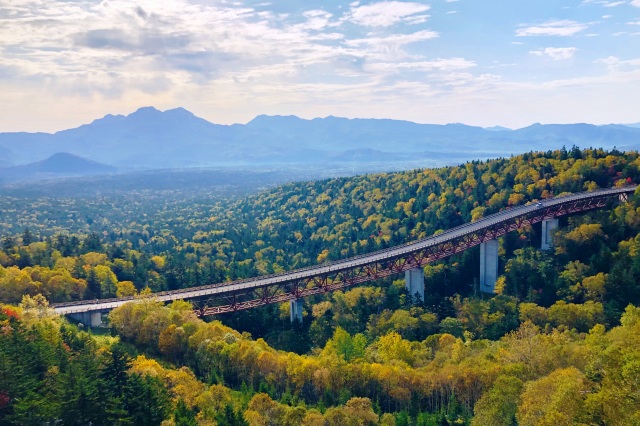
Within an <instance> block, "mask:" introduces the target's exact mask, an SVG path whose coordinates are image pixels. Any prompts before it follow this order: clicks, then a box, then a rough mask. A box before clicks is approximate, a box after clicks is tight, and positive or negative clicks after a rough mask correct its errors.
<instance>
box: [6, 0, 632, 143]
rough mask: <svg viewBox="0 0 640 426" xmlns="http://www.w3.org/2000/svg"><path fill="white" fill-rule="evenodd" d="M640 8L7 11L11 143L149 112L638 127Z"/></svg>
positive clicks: (21, 6) (62, 7) (133, 4)
mask: <svg viewBox="0 0 640 426" xmlns="http://www.w3.org/2000/svg"><path fill="white" fill-rule="evenodd" d="M639 99H640V0H624V1H604V0H563V1H557V0H553V1H552V0H536V1H513V0H511V1H507V0H485V1H479V0H433V1H359V2H358V1H355V2H343V1H337V0H328V1H319V0H306V1H291V0H285V1H276V2H269V1H249V0H247V1H205V0H190V1H185V0H163V1H161V2H160V1H155V0H140V1H125V0H102V1H82V0H66V1H61V0H59V1H56V0H4V1H3V2H1V3H0V101H1V102H0V105H1V106H0V131H18V130H25V131H56V130H61V129H65V128H69V127H75V126H77V125H80V124H83V123H87V122H90V121H92V120H93V119H94V118H98V117H101V116H103V115H105V114H108V113H113V114H128V113H130V112H133V111H134V110H136V109H137V108H139V107H141V106H147V105H153V106H155V107H157V108H159V109H169V108H175V107H179V106H181V107H184V108H186V109H188V110H190V111H192V112H194V113H195V114H196V115H198V116H201V117H203V118H205V119H207V120H210V121H212V122H216V123H234V122H240V123H244V122H247V121H249V120H251V119H252V118H253V117H254V116H256V115H258V114H270V115H275V114H282V115H289V114H293V115H298V116H300V117H304V118H314V117H324V116H327V115H335V116H344V117H364V118H369V117H372V118H394V119H404V120H410V121H416V122H420V123H450V122H462V123H466V124H472V125H479V126H492V125H502V126H508V127H512V128H518V127H523V126H527V125H529V124H532V123H534V122H542V123H575V122H589V123H595V124H603V123H632V122H638V121H640V113H639V112H638V111H639V110H640V108H639V107H640V100H639Z"/></svg>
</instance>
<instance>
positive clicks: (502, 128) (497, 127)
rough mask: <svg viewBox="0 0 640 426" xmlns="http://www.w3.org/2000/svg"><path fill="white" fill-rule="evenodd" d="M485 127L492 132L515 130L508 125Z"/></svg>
mask: <svg viewBox="0 0 640 426" xmlns="http://www.w3.org/2000/svg"><path fill="white" fill-rule="evenodd" d="M484 129H485V130H490V131H492V132H510V131H512V130H513V129H510V128H508V127H502V126H491V127H485V128H484Z"/></svg>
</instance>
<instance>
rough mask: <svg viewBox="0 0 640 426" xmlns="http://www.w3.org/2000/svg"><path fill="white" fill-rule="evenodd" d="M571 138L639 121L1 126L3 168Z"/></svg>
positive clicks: (465, 152) (341, 156)
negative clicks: (63, 155)
mask: <svg viewBox="0 0 640 426" xmlns="http://www.w3.org/2000/svg"><path fill="white" fill-rule="evenodd" d="M574 144H575V145H578V146H580V147H590V146H593V147H605V148H611V147H613V146H617V147H624V146H634V145H637V144H640V128H633V127H628V126H622V125H607V126H594V125H590V124H566V125H541V124H534V125H531V126H528V127H525V128H522V129H517V130H509V129H505V128H499V127H494V128H491V129H484V128H481V127H475V126H467V125H464V124H459V123H454V124H446V125H435V124H418V123H412V122H409V121H400V120H385V119H347V118H340V117H333V116H329V117H325V118H315V119H312V120H305V119H301V118H298V117H296V116H267V115H260V116H257V117H256V118H254V119H253V120H251V121H250V122H248V123H247V124H234V125H230V126H227V125H219V124H214V123H210V122H208V121H206V120H204V119H202V118H199V117H196V116H195V115H193V114H192V113H190V112H189V111H187V110H185V109H183V108H177V109H172V110H168V111H164V112H161V111H158V110H157V109H155V108H153V107H145V108H141V109H139V110H137V111H136V112H134V113H132V114H129V115H127V116H123V115H107V116H105V117H103V118H100V119H97V120H95V121H93V122H92V123H90V124H86V125H83V126H80V127H78V128H75V129H69V130H64V131H60V132H57V133H54V134H47V133H0V166H2V165H7V164H10V165H20V164H27V163H33V162H37V161H40V160H43V159H45V158H47V157H49V156H51V155H53V154H54V153H56V152H67V153H70V154H74V155H77V156H80V157H83V158H86V159H91V160H94V161H98V162H101V163H106V164H112V165H114V166H117V167H119V168H121V169H128V170H136V169H159V168H177V167H181V168H185V167H186V168H188V167H218V166H256V165H266V166H269V165H278V164H307V165H311V164H313V165H326V166H327V167H333V165H335V164H342V163H344V164H361V163H362V164H364V163H381V162H382V163H389V164H391V163H393V164H398V165H400V164H409V163H407V162H412V163H411V164H413V163H415V162H419V164H423V166H434V165H442V164H450V163H455V162H461V161H466V160H472V159H478V158H480V159H482V158H489V157H496V156H506V155H511V154H517V153H522V152H525V151H530V150H548V149H555V148H560V147H561V146H562V145H565V146H566V147H567V148H570V147H571V146H572V145H574Z"/></svg>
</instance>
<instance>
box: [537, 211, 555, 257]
mask: <svg viewBox="0 0 640 426" xmlns="http://www.w3.org/2000/svg"><path fill="white" fill-rule="evenodd" d="M557 228H558V219H555V218H554V219H545V220H543V221H542V243H541V244H540V250H551V249H552V248H553V238H551V237H552V231H553V230H554V229H557Z"/></svg>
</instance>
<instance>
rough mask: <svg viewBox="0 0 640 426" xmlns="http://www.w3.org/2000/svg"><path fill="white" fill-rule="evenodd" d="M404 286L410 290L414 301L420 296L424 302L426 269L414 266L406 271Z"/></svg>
mask: <svg viewBox="0 0 640 426" xmlns="http://www.w3.org/2000/svg"><path fill="white" fill-rule="evenodd" d="M404 286H405V287H406V289H407V290H408V291H409V294H410V295H411V298H412V300H413V302H414V303H415V302H416V301H417V299H418V297H419V298H420V299H419V300H420V303H422V302H424V269H422V268H414V269H409V270H408V271H404Z"/></svg>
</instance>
